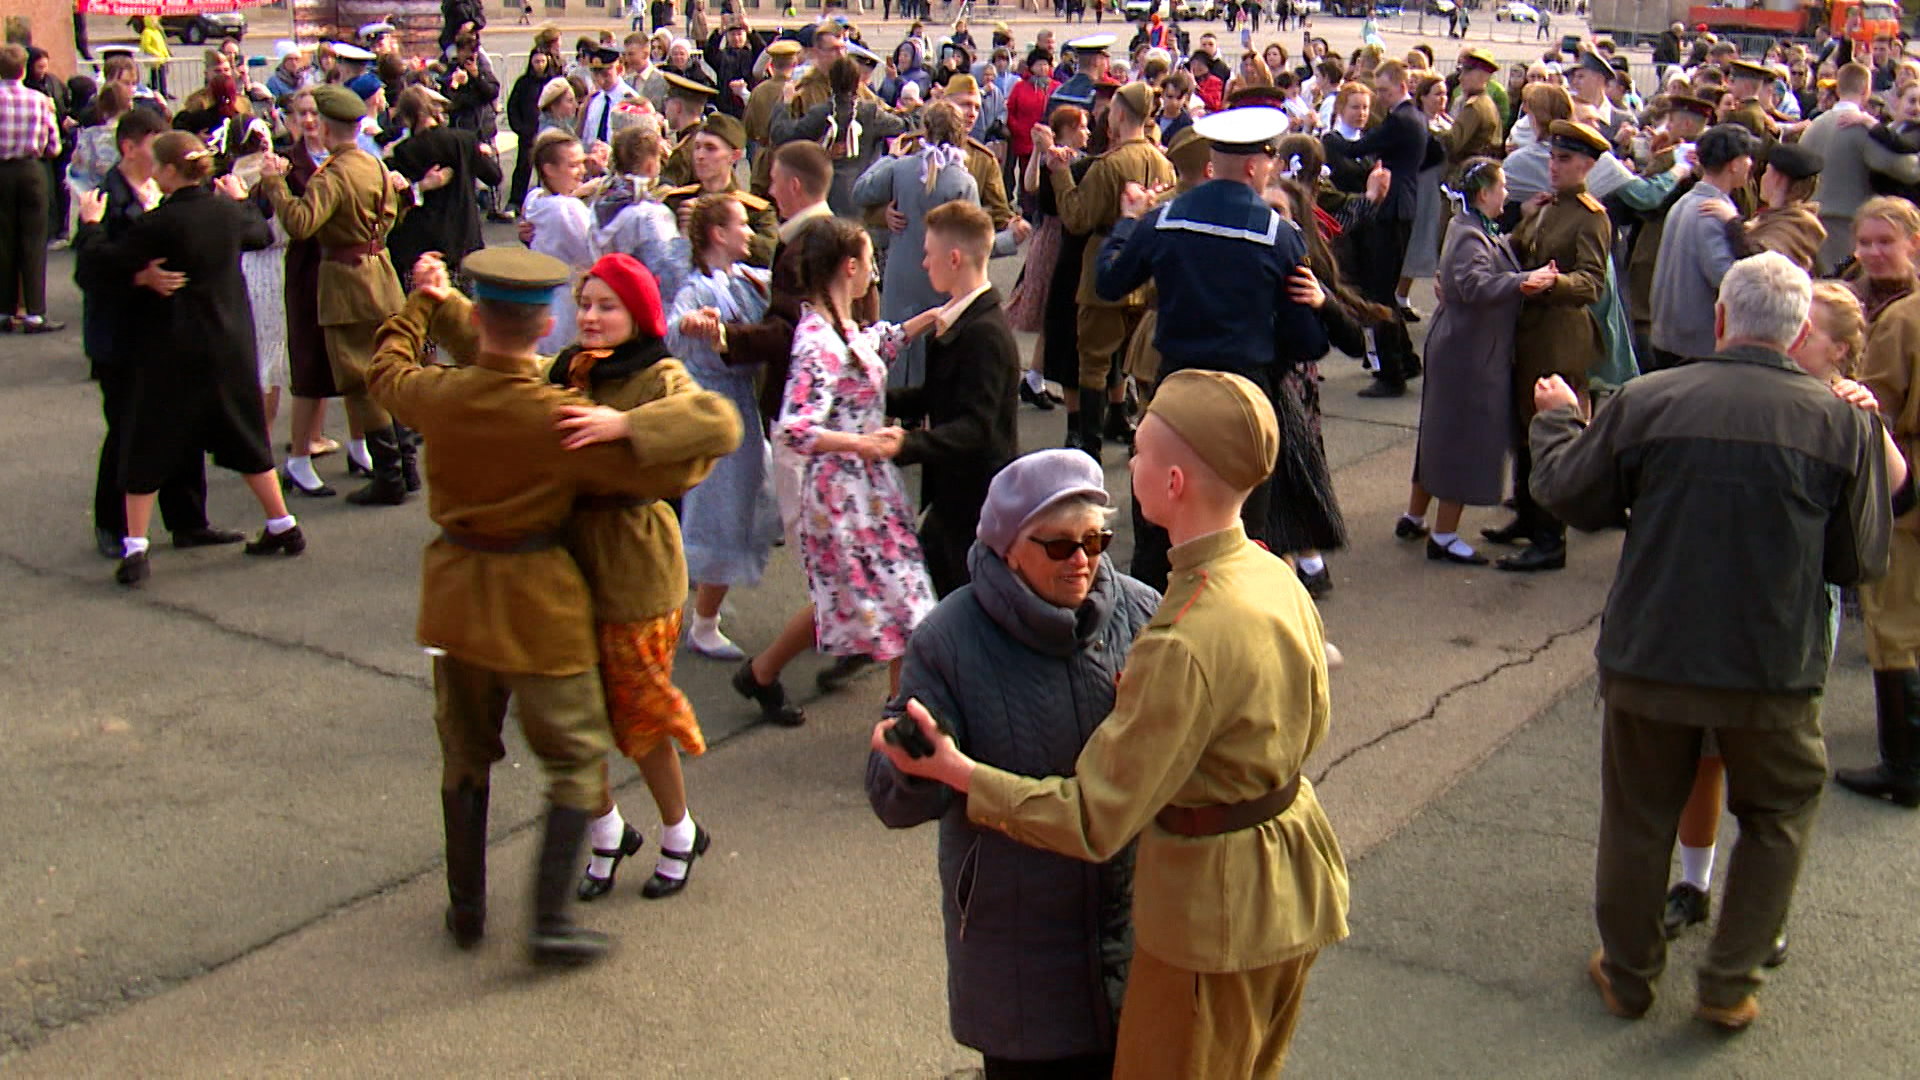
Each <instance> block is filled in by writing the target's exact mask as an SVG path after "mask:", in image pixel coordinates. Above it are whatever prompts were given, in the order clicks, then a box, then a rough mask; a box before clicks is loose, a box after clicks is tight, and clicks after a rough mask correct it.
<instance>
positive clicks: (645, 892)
mask: <svg viewBox="0 0 1920 1080" xmlns="http://www.w3.org/2000/svg"><path fill="white" fill-rule="evenodd" d="M712 844H713V834H712V833H710V832H708V831H707V830H706V829H705V828H702V827H701V825H700V823H699V822H697V821H696V822H694V825H693V850H692V851H668V850H667V849H666V848H661V849H660V854H661V856H662V857H663V858H668V859H673V860H675V861H676V862H678V863H680V864H681V865H683V866H685V867H686V869H685V870H684V871H682V872H681V874H680V877H679V878H678V879H677V880H676V879H674V878H670V877H666V876H664V875H662V874H661V873H660V871H658V870H655V871H654V872H653V876H652V877H650V878H648V879H647V883H646V884H645V885H642V886H640V895H641V896H644V897H646V898H647V899H649V900H664V899H666V898H667V897H669V896H672V895H673V894H674V893H677V892H679V891H680V890H681V889H684V888H686V887H687V879H688V878H691V877H692V876H693V861H694V860H695V859H698V858H699V857H700V856H702V855H705V854H706V853H707V848H708V847H710V846H712Z"/></svg>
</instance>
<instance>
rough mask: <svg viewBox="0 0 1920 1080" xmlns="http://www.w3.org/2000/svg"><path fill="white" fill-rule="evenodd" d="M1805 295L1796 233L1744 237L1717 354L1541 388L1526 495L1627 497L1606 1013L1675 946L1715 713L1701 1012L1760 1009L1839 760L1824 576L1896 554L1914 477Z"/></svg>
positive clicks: (1561, 500) (1723, 306) (1609, 762)
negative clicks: (1729, 832) (1893, 544)
mask: <svg viewBox="0 0 1920 1080" xmlns="http://www.w3.org/2000/svg"><path fill="white" fill-rule="evenodd" d="M1811 299H1812V288H1811V283H1810V282H1809V280H1808V278H1807V275H1806V273H1805V272H1803V271H1801V270H1800V269H1799V268H1798V267H1796V266H1794V265H1793V263H1791V262H1790V261H1788V260H1787V259H1786V258H1785V257H1784V256H1782V255H1779V254H1777V253H1767V254H1762V255H1756V256H1754V257H1752V258H1749V259H1743V260H1741V261H1739V262H1737V263H1735V264H1734V265H1733V267H1732V268H1731V269H1730V270H1728V271H1727V274H1726V276H1725V278H1724V279H1723V280H1722V281H1721V284H1720V293H1719V298H1718V301H1717V302H1716V304H1715V305H1714V331H1715V339H1716V349H1715V352H1714V354H1713V355H1711V356H1707V357H1703V358H1700V359H1698V360H1695V361H1692V362H1689V363H1686V364H1682V365H1680V366H1679V367H1675V368H1672V369H1669V370H1666V371H1660V372H1655V373H1653V374H1650V375H1645V376H1642V377H1641V378H1639V379H1636V380H1634V381H1633V382H1632V383H1630V384H1628V385H1627V387H1626V388H1624V389H1623V390H1622V391H1621V392H1620V393H1619V394H1618V395H1616V396H1615V397H1614V399H1613V400H1612V401H1611V402H1610V403H1609V404H1608V405H1607V407H1606V408H1604V409H1602V410H1601V411H1600V413H1599V415H1598V416H1597V417H1596V418H1595V419H1594V421H1593V424H1592V426H1591V427H1589V426H1588V424H1587V421H1586V420H1585V418H1584V416H1583V415H1582V413H1581V410H1580V406H1579V403H1578V400H1577V398H1576V397H1575V395H1574V392H1573V390H1572V389H1571V388H1570V387H1568V386H1567V385H1566V383H1565V382H1564V381H1562V380H1561V379H1560V378H1559V377H1558V376H1554V377H1550V378H1547V379H1542V380H1541V381H1540V383H1539V384H1538V386H1537V387H1536V388H1535V390H1534V399H1535V408H1536V412H1535V415H1534V419H1533V424H1532V429H1531V436H1532V442H1533V455H1534V472H1533V478H1532V484H1533V493H1534V496H1535V498H1537V499H1538V500H1539V501H1540V502H1541V503H1542V504H1543V505H1545V506H1546V507H1547V508H1548V509H1549V510H1551V511H1552V512H1553V513H1554V514H1556V515H1558V516H1559V517H1560V518H1561V519H1562V520H1564V521H1566V522H1567V523H1569V524H1571V525H1573V526H1574V527H1575V528H1580V529H1589V530H1591V529H1602V528H1610V527H1613V526H1618V525H1623V524H1624V523H1625V522H1626V520H1627V515H1628V514H1629V513H1631V514H1632V518H1633V529H1632V531H1631V532H1629V533H1628V534H1627V539H1626V545H1625V547H1624V549H1623V550H1622V552H1621V556H1620V568H1619V571H1618V576H1617V577H1616V579H1615V584H1614V588H1613V592H1612V594H1611V595H1610V596H1609V597H1608V599H1607V611H1606V617H1605V620H1604V621H1603V623H1602V629H1601V631H1600V643H1599V645H1598V647H1597V648H1596V649H1595V653H1596V656H1597V658H1598V660H1599V665H1600V692H1601V697H1602V699H1603V700H1604V701H1605V703H1606V716H1605V722H1604V723H1605V727H1604V734H1603V736H1602V744H1601V745H1602V750H1601V809H1600V850H1599V857H1598V868H1597V872H1596V874H1595V886H1594V890H1595V901H1594V914H1595V918H1596V921H1597V922H1598V924H1599V930H1600V940H1601V948H1600V949H1599V950H1598V951H1596V952H1595V953H1594V954H1593V957H1592V959H1591V960H1590V961H1589V963H1588V972H1589V974H1590V975H1591V977H1592V979H1593V981H1594V983H1595V984H1596V985H1597V986H1598V987H1599V990H1600V994H1601V997H1602V999H1603V1000H1604V1002H1605V1004H1606V1007H1607V1009H1608V1011H1610V1012H1612V1013H1613V1014H1614V1015H1616V1016H1620V1017H1624V1018H1628V1019H1637V1018H1638V1017H1640V1016H1643V1015H1645V1013H1646V1011H1647V1009H1648V1008H1650V1007H1651V1006H1652V1004H1653V998H1654V983H1655V981H1656V980H1657V979H1658V978H1659V976H1660V973H1661V970H1662V969H1663V968H1664V967H1665V965H1666V954H1667V943H1666V938H1665V935H1664V934H1663V933H1662V931H1661V909H1662V906H1663V904H1664V903H1665V897H1666V886H1667V864H1668V859H1669V854H1670V849H1671V845H1672V842H1673V836H1674V831H1675V828H1676V827H1677V825H1678V823H1679V818H1680V811H1681V808H1682V806H1683V805H1684V804H1685V803H1686V801H1687V794H1688V792H1689V791H1690V790H1691V788H1692V786H1693V777H1694V771H1695V768H1696V766H1697V764H1698V762H1699V759H1700V751H1701V743H1702V740H1703V739H1705V738H1706V736H1707V734H1708V733H1709V732H1711V733H1712V735H1713V737H1714V739H1715V741H1716V742H1717V744H1718V748H1719V752H1720V755H1721V757H1722V758H1723V759H1724V760H1725V762H1726V768H1727V805H1728V806H1729V808H1731V809H1732V811H1733V814H1734V817H1735V818H1736V819H1738V820H1739V822H1740V838H1739V840H1738V841H1737V842H1736V844H1735V847H1734V853H1733V870H1732V872H1731V873H1730V874H1729V875H1728V879H1727V884H1726V890H1725V895H1724V896H1723V898H1722V901H1721V910H1720V919H1719V923H1718V925H1717V926H1716V927H1715V933H1714V938H1713V943H1712V945H1711V946H1710V947H1709V948H1708V951H1707V956H1706V960H1705V962H1704V963H1703V964H1702V965H1701V967H1700V972H1699V1006H1698V1008H1697V1010H1696V1012H1695V1015H1696V1016H1698V1017H1699V1018H1700V1019H1702V1020H1704V1021H1706V1022H1708V1023H1711V1024H1714V1025H1716V1026H1719V1027H1722V1028H1726V1029H1729V1030H1739V1029H1741V1028H1744V1027H1746V1026H1747V1025H1748V1024H1750V1023H1752V1022H1753V1019H1754V1017H1755V1016H1757V1015H1758V1014H1759V1005H1758V1004H1757V1002H1756V1001H1755V997H1754V995H1755V992H1756V991H1757V990H1758V989H1759V987H1760V985H1761V977H1760V974H1759V972H1760V967H1761V964H1762V962H1763V961H1764V960H1766V959H1767V957H1768V956H1769V955H1770V954H1771V953H1772V951H1773V948H1774V941H1775V939H1776V937H1777V936H1778V934H1779V932H1780V929H1781V927H1782V926H1783V925H1784V923H1785V919H1786V915H1787V908H1788V906H1789V904H1790V902H1791V901H1792V899H1793V890H1794V884H1795V881H1796V879H1797V878H1798V876H1799V872H1800V863H1801V859H1802V856H1803V854H1804V852H1805V850H1806V843H1807V839H1808V835H1809V832H1810V830H1811V827H1812V825H1813V819H1814V813H1815V811H1816V809H1817V808H1818V806H1819V803H1820V794H1821V790H1822V788H1823V786H1824V784H1825V782H1826V775H1827V769H1826V750H1825V747H1824V745H1823V743H1822V741H1821V735H1820V695H1821V691H1822V689H1823V687H1824V685H1825V683H1826V676H1827V667H1828V662H1829V656H1828V653H1829V648H1830V645H1829V638H1828V617H1829V607H1828V604H1829V601H1828V599H1827V594H1826V586H1827V585H1828V584H1834V585H1855V584H1858V583H1860V582H1863V581H1867V580H1870V579H1873V578H1877V577H1879V576H1881V575H1882V574H1884V573H1885V572H1886V568H1887V548H1888V543H1889V533H1890V530H1891V526H1892V518H1893V516H1894V515H1895V514H1897V513H1900V512H1902V510H1903V508H1904V507H1910V506H1911V505H1912V490H1911V486H1910V481H1908V480H1907V478H1905V477H1901V482H1900V483H1899V484H1898V485H1897V486H1899V487H1900V488H1901V493H1902V497H1901V498H1896V499H1891V500H1890V497H1889V492H1888V488H1889V479H1888V478H1889V470H1888V458H1887V454H1886V451H1885V446H1886V435H1885V432H1884V430H1883V429H1882V428H1881V427H1880V424H1879V421H1878V419H1877V418H1876V417H1875V415H1874V413H1873V412H1872V411H1871V409H1870V408H1868V409H1859V408H1855V407H1853V406H1852V405H1850V404H1849V403H1848V402H1847V401H1844V400H1842V399H1841V398H1840V397H1839V396H1838V395H1837V394H1836V393H1834V392H1831V391H1829V389H1828V388H1827V386H1826V385H1825V384H1824V383H1822V382H1820V381H1819V380H1817V379H1814V378H1812V377H1811V376H1809V375H1808V374H1807V373H1806V372H1805V371H1803V370H1802V369H1801V368H1800V367H1799V366H1798V365H1796V364H1795V363H1794V361H1793V360H1792V359H1790V358H1789V357H1788V352H1789V350H1791V349H1793V348H1794V347H1795V346H1796V345H1798V344H1799V343H1800V341H1801V340H1802V339H1803V338H1804V337H1805V336H1806V334H1807V333H1808V331H1809V323H1808V321H1807V316H1808V309H1809V307H1810V305H1811ZM1763 475H1764V476H1766V477H1769V478H1770V482H1768V483H1765V484H1757V483H1750V482H1746V481H1741V482H1737V483H1736V482H1731V481H1729V480H1728V479H1727V478H1728V477H1754V476H1763ZM1890 505H1891V506H1892V508H1893V509H1892V512H1889V507H1890ZM1729 522H1738V523H1740V525H1739V527H1737V528H1734V529H1729V528H1728V527H1727V523H1729ZM1755 581H1766V582H1768V583H1769V585H1768V587H1767V588H1764V589H1756V588H1754V587H1753V583H1754V582H1755Z"/></svg>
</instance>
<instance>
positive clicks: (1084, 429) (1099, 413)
mask: <svg viewBox="0 0 1920 1080" xmlns="http://www.w3.org/2000/svg"><path fill="white" fill-rule="evenodd" d="M1106 425H1107V392H1106V391H1105V390H1098V391H1095V390H1088V389H1086V388H1085V387H1082V388H1081V389H1080V435H1079V438H1078V439H1076V440H1075V441H1074V448H1075V449H1077V450H1084V451H1086V453H1087V454H1088V455H1089V456H1091V457H1092V458H1093V460H1094V461H1095V462H1096V463H1097V462H1099V460H1100V440H1101V438H1102V432H1103V429H1105V427H1106Z"/></svg>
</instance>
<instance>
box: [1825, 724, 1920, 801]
mask: <svg viewBox="0 0 1920 1080" xmlns="http://www.w3.org/2000/svg"><path fill="white" fill-rule="evenodd" d="M1882 730H1885V729H1884V728H1883V729H1882ZM1833 782H1834V783H1836V784H1839V785H1840V786H1841V787H1843V788H1846V789H1847V790H1848V791H1851V792H1853V793H1854V794H1856V795H1865V796H1867V797H1868V798H1870V799H1886V800H1888V801H1890V802H1892V803H1893V804H1894V805H1896V806H1904V807H1906V808H1907V809H1909V810H1914V809H1920V782H1917V781H1915V780H1913V779H1912V778H1910V777H1907V776H1905V775H1904V774H1901V773H1898V772H1895V771H1894V770H1892V769H1890V768H1888V767H1887V766H1886V765H1885V764H1884V763H1883V764H1879V765H1869V766H1867V767H1866V768H1862V769H1835V770H1834V771H1833Z"/></svg>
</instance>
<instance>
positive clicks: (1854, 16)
mask: <svg viewBox="0 0 1920 1080" xmlns="http://www.w3.org/2000/svg"><path fill="white" fill-rule="evenodd" d="M1673 23H1684V24H1685V25H1686V27H1687V31H1688V32H1689V34H1691V33H1692V32H1693V30H1694V29H1695V28H1696V27H1699V26H1705V27H1706V28H1707V29H1709V30H1711V31H1713V32H1714V33H1715V34H1717V35H1719V36H1720V37H1722V38H1731V39H1733V40H1734V41H1735V42H1737V43H1739V45H1740V51H1741V52H1742V53H1743V54H1744V53H1750V52H1751V53H1756V54H1757V53H1758V52H1760V51H1761V50H1763V49H1764V48H1765V46H1766V43H1768V42H1771V41H1773V40H1775V39H1778V38H1812V37H1813V35H1814V31H1816V30H1818V29H1819V28H1820V27H1821V26H1829V27H1831V28H1832V29H1833V31H1834V32H1835V33H1836V34H1844V35H1845V36H1846V37H1849V38H1852V39H1853V40H1854V41H1855V42H1857V43H1859V44H1860V45H1862V46H1863V47H1864V46H1865V45H1867V44H1868V43H1870V42H1872V41H1873V40H1874V39H1876V38H1887V39H1889V40H1891V39H1893V38H1895V37H1897V36H1898V35H1899V33H1900V8H1899V6H1898V5H1897V4H1895V3H1894V2H1893V0H1826V2H1824V3H1823V2H1818V0H1764V2H1763V3H1762V4H1761V5H1760V6H1757V7H1746V6H1742V5H1740V4H1738V3H1734V4H1728V5H1725V6H1721V5H1714V6H1706V7H1702V6H1699V5H1697V4H1694V3H1692V2H1691V0H1667V3H1665V4H1664V5H1663V4H1661V3H1659V2H1658V0H1653V2H1649V0H1593V6H1592V15H1591V19H1590V20H1589V25H1590V26H1591V27H1592V28H1593V33H1594V34H1595V35H1596V36H1598V35H1602V34H1604V35H1607V36H1609V37H1612V38H1613V39H1614V40H1615V41H1616V42H1619V43H1620V44H1623V45H1625V44H1628V43H1630V42H1634V41H1649V40H1651V39H1653V38H1655V37H1657V36H1659V34H1660V33H1661V32H1662V31H1664V30H1666V29H1667V27H1668V26H1670V25H1672V24H1673ZM1749 46H1753V48H1749Z"/></svg>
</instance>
